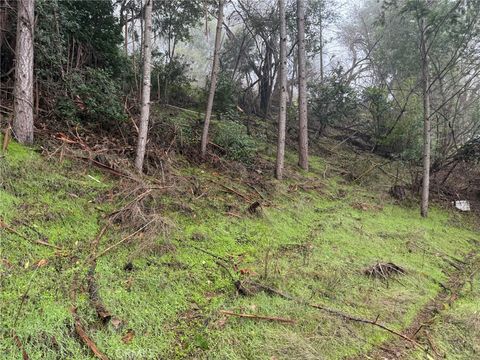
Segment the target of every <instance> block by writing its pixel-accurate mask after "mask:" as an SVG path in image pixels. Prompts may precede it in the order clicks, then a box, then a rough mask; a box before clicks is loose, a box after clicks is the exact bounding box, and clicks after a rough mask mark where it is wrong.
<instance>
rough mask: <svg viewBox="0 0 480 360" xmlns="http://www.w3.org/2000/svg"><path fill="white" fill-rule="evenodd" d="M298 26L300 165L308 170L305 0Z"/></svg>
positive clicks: (299, 5)
mask: <svg viewBox="0 0 480 360" xmlns="http://www.w3.org/2000/svg"><path fill="white" fill-rule="evenodd" d="M297 27H298V127H299V129H298V131H299V136H298V151H299V160H298V165H300V167H301V168H302V169H303V170H306V171H308V119H307V82H306V78H305V75H306V74H305V71H306V58H305V0H297Z"/></svg>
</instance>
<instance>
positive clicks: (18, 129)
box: [13, 0, 35, 144]
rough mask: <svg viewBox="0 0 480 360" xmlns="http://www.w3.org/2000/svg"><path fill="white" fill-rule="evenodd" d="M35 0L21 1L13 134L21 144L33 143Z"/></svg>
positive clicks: (18, 21)
mask: <svg viewBox="0 0 480 360" xmlns="http://www.w3.org/2000/svg"><path fill="white" fill-rule="evenodd" d="M34 7H35V4H34V0H18V9H17V17H18V18H17V19H18V20H17V43H16V49H15V53H16V64H15V88H14V111H13V114H14V118H13V133H14V135H15V137H16V139H17V140H18V141H19V142H21V143H22V144H31V143H32V142H33V31H34V21H35V19H34Z"/></svg>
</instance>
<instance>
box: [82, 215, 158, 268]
mask: <svg viewBox="0 0 480 360" xmlns="http://www.w3.org/2000/svg"><path fill="white" fill-rule="evenodd" d="M154 220H155V219H152V220H150V221H149V222H147V223H146V224H145V225H143V226H142V227H141V228H139V229H138V230H136V231H135V232H133V233H132V234H130V235H128V236H126V237H124V238H123V239H122V240H120V241H119V242H117V243H115V244H113V245H111V246H109V247H107V248H106V249H105V250H103V251H102V252H101V253H100V254H98V255H96V256H95V257H94V258H93V259H92V260H91V261H96V260H97V259H98V258H99V257H101V256H103V255H105V254H106V253H107V252H109V251H110V250H112V249H114V248H116V247H117V246H119V245H121V244H123V243H124V242H125V241H127V240H129V239H131V238H132V237H134V236H135V235H137V234H138V233H139V232H141V231H142V230H144V229H145V228H146V227H147V226H148V225H150V224H151V223H152V222H153V221H154Z"/></svg>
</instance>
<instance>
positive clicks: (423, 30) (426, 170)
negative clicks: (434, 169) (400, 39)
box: [418, 15, 432, 217]
mask: <svg viewBox="0 0 480 360" xmlns="http://www.w3.org/2000/svg"><path fill="white" fill-rule="evenodd" d="M418 26H419V31H420V55H421V64H422V98H423V180H422V203H421V215H422V216H423V217H427V216H428V198H429V193H430V157H431V141H432V140H431V122H430V80H429V73H428V71H429V70H428V56H429V54H428V49H427V46H428V45H427V26H426V25H425V15H421V18H420V19H419V23H418Z"/></svg>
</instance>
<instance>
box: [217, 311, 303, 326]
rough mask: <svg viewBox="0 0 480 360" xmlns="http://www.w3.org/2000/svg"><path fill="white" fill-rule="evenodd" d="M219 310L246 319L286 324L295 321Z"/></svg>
mask: <svg viewBox="0 0 480 360" xmlns="http://www.w3.org/2000/svg"><path fill="white" fill-rule="evenodd" d="M220 312H221V313H222V314H224V315H228V316H236V317H241V318H247V319H257V320H267V321H278V322H283V323H288V324H295V323H296V321H295V320H292V319H286V318H281V317H271V316H262V315H255V314H238V313H234V312H232V311H227V310H220Z"/></svg>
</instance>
